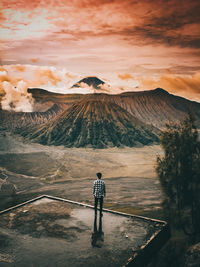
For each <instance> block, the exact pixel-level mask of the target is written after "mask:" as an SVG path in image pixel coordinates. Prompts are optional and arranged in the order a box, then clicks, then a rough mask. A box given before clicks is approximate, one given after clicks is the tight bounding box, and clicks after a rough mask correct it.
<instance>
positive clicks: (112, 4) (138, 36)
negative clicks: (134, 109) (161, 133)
mask: <svg viewBox="0 0 200 267" xmlns="http://www.w3.org/2000/svg"><path fill="white" fill-rule="evenodd" d="M0 5H1V16H0V23H1V29H0V38H1V47H0V48H1V53H0V56H1V65H2V66H3V67H4V70H2V72H0V75H1V81H4V80H3V79H4V78H5V77H7V78H5V79H9V81H10V82H12V83H15V82H16V80H20V79H23V80H25V81H26V82H27V83H28V86H38V87H39V86H43V88H50V89H52V90H56V89H58V90H61V89H66V90H67V89H68V88H69V85H70V84H72V83H73V82H76V81H77V80H78V79H79V78H81V77H84V76H88V75H95V76H98V77H99V78H101V79H104V80H105V81H107V82H108V83H109V84H110V85H111V86H112V89H111V93H115V92H120V90H121V91H123V90H144V89H145V90H148V89H153V88H155V87H163V88H164V89H166V90H168V91H170V92H172V93H175V94H178V95H182V96H184V97H187V98H190V99H194V100H197V101H200V61H199V56H200V50H199V44H200V37H199V36H200V22H199V14H200V9H199V6H200V5H199V1H197V0H190V1H188V0H187V1H186V0H169V1H165V0H156V1H153V0H151V1H150V0H139V1H137V0H135V1H130V0H124V1H121V0H111V1H108V0H101V1H100V0H95V1H92V0H72V1H71V0H68V1H66V0H43V1H42V0H41V1H39V0H18V1H15V0H1V4H0ZM16 65H17V66H18V67H17V68H15V66H16ZM52 66H54V68H53V69H52ZM20 67H21V70H20ZM14 68H15V69H14ZM33 71H34V73H29V72H33ZM4 72H6V73H4ZM36 72H37V74H36ZM52 75H53V76H55V77H53V76H52ZM2 76H3V77H4V78H2ZM48 77H49V78H48ZM54 78H55V80H54ZM13 79H14V81H13Z"/></svg>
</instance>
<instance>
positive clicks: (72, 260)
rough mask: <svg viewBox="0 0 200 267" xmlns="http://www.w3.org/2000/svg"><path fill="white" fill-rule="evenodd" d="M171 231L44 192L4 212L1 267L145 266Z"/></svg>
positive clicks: (0, 224)
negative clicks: (100, 211) (96, 212)
mask: <svg viewBox="0 0 200 267" xmlns="http://www.w3.org/2000/svg"><path fill="white" fill-rule="evenodd" d="M169 236H170V231H169V227H168V225H167V224H166V222H163V221H159V220H154V219H149V218H145V217H140V216H134V215H130V214H125V213H120V212H115V211H111V210H104V212H103V217H102V218H99V213H98V217H97V220H95V218H94V209H93V207H92V206H90V205H86V204H83V203H78V202H74V201H70V200H66V199H61V198H57V197H52V196H46V195H45V196H40V197H38V198H35V199H32V200H30V201H27V202H24V203H22V204H20V205H17V206H15V207H12V208H9V209H7V210H4V211H2V212H0V266H13V267H14V266H15V267H18V266H19V267H21V266H37V267H40V266H41V267H45V266H46V267H47V266H48V267H51V266H52V267H53V266H59V267H62V266H63V267H64V266H70V267H76V266H77V267H80V266H84V267H86V266H90V267H92V266H95V267H101V266H102V267H105V266H111V267H112V266H113V267H114V266H142V264H143V265H144V264H145V263H146V262H147V261H148V260H149V258H150V256H151V255H152V254H153V253H156V252H157V251H158V250H159V249H160V248H161V246H162V245H163V244H164V243H165V242H166V241H167V239H168V238H169Z"/></svg>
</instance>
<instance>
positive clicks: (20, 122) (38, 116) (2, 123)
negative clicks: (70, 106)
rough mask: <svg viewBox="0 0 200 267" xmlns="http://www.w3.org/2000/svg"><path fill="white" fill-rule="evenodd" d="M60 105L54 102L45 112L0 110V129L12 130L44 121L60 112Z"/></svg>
mask: <svg viewBox="0 0 200 267" xmlns="http://www.w3.org/2000/svg"><path fill="white" fill-rule="evenodd" d="M62 111H63V110H62V107H60V106H58V105H56V104H54V105H53V106H52V107H51V108H50V109H48V110H47V111H45V112H14V111H7V110H0V129H7V130H12V129H15V128H21V127H23V126H26V125H37V124H42V123H45V122H47V121H49V120H51V119H52V118H53V117H55V116H56V115H57V114H58V113H60V112H62Z"/></svg>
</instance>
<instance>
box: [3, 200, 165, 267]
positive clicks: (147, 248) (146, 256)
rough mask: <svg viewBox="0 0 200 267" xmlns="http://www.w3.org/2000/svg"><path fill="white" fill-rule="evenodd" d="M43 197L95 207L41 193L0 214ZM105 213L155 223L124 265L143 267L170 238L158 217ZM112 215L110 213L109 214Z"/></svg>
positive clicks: (106, 211)
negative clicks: (143, 241) (152, 229)
mask: <svg viewBox="0 0 200 267" xmlns="http://www.w3.org/2000/svg"><path fill="white" fill-rule="evenodd" d="M42 199H50V200H53V201H61V202H66V203H70V204H73V205H79V206H82V207H86V208H89V209H93V208H94V207H93V206H92V205H88V204H84V203H80V202H76V201H72V200H68V199H63V198H60V197H54V196H49V195H41V196H39V197H36V198H34V199H31V200H29V201H26V202H23V203H21V204H18V205H16V206H13V207H11V208H8V209H6V210H3V211H1V212H0V215H4V214H6V213H8V212H11V211H14V210H16V209H18V208H22V207H23V206H26V205H28V204H31V203H34V202H36V201H38V200H42ZM103 211H104V213H108V214H113V216H114V215H115V216H116V215H118V216H122V217H126V218H130V219H133V220H139V221H141V222H142V221H143V222H145V223H147V224H148V223H149V224H151V225H152V224H153V225H155V226H156V227H155V229H156V231H154V232H152V234H151V235H150V236H149V238H148V239H147V240H146V242H145V244H143V245H142V246H140V247H139V248H137V250H136V251H135V252H133V255H132V256H131V257H130V258H129V259H127V262H126V263H125V264H124V265H123V266H128V267H130V266H133V267H143V266H146V265H147V263H148V262H149V261H150V260H151V257H152V256H153V255H155V254H156V253H157V252H158V251H159V249H160V248H161V247H162V246H163V245H164V244H165V242H166V241H167V240H168V239H169V238H170V228H169V225H168V224H167V223H166V222H165V221H162V220H157V219H151V218H147V217H143V216H137V215H132V214H127V213H122V212H118V211H113V210H109V209H104V210H103ZM109 216H110V215H109Z"/></svg>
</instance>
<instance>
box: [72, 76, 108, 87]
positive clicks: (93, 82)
mask: <svg viewBox="0 0 200 267" xmlns="http://www.w3.org/2000/svg"><path fill="white" fill-rule="evenodd" d="M81 84H83V85H88V86H92V87H93V88H95V89H97V90H98V89H99V90H100V89H101V85H103V84H105V82H104V81H102V80H100V79H99V78H97V77H86V78H84V79H82V80H80V81H79V82H77V83H76V84H74V85H73V86H72V87H71V88H75V87H82V86H81Z"/></svg>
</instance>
